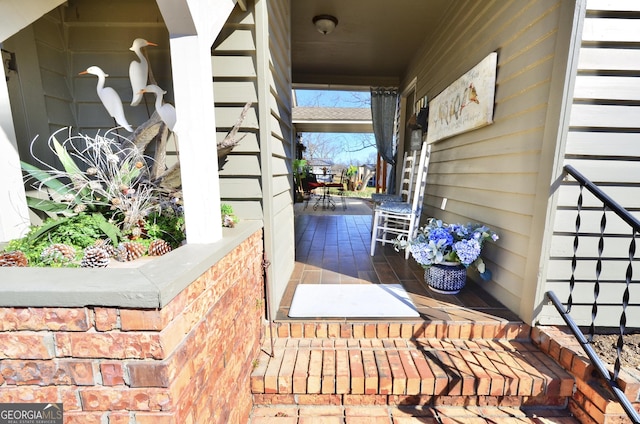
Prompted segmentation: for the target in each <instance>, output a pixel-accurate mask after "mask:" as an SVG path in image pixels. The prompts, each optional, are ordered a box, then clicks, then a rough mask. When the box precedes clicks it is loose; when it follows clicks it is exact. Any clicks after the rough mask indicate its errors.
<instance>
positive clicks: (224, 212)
mask: <svg viewBox="0 0 640 424" xmlns="http://www.w3.org/2000/svg"><path fill="white" fill-rule="evenodd" d="M220 215H221V217H222V226H223V227H233V226H235V225H236V224H237V223H238V222H239V221H240V220H239V219H238V217H237V216H236V214H235V213H234V212H233V207H231V205H228V204H226V203H222V204H221V205H220Z"/></svg>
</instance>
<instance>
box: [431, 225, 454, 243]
mask: <svg viewBox="0 0 640 424" xmlns="http://www.w3.org/2000/svg"><path fill="white" fill-rule="evenodd" d="M429 240H433V241H434V242H436V243H438V242H440V241H441V240H444V243H443V244H442V245H443V246H450V245H451V244H453V236H452V235H451V233H450V232H449V231H448V230H447V229H446V228H441V227H440V228H434V229H433V230H432V231H431V232H430V233H429Z"/></svg>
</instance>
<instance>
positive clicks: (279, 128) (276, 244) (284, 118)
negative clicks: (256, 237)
mask: <svg viewBox="0 0 640 424" xmlns="http://www.w3.org/2000/svg"><path fill="white" fill-rule="evenodd" d="M289 8H290V6H289V2H288V1H286V0H280V1H270V2H268V3H267V11H268V18H269V55H268V57H269V71H270V72H269V73H268V75H266V77H267V78H268V80H267V81H265V83H268V86H269V99H268V104H261V107H268V108H269V111H270V119H269V123H268V124H269V129H270V138H271V139H270V140H269V142H270V143H271V166H270V169H271V174H272V175H271V182H270V183H271V193H272V197H273V198H272V199H271V205H270V208H271V213H272V215H273V216H272V221H271V224H269V225H267V224H265V229H266V228H267V227H269V228H270V232H271V237H265V241H266V242H267V243H268V244H269V247H268V248H267V250H270V257H271V258H273V259H276V258H277V259H278V260H273V261H272V268H273V269H271V270H270V271H271V274H270V278H271V282H272V287H273V292H274V293H273V296H272V299H273V304H272V305H271V307H272V312H275V309H277V305H278V304H279V303H280V299H281V298H282V296H283V294H284V291H285V289H286V287H287V284H288V282H289V277H290V276H291V273H292V272H293V266H294V258H295V242H294V240H295V237H294V226H293V219H294V217H293V197H292V196H293V195H292V184H293V181H292V176H291V161H292V160H293V145H292V143H293V140H294V135H293V129H292V124H291V103H292V101H291V59H290V57H291V55H290V50H291V41H290V33H291V27H290V19H291V17H290V9H289Z"/></svg>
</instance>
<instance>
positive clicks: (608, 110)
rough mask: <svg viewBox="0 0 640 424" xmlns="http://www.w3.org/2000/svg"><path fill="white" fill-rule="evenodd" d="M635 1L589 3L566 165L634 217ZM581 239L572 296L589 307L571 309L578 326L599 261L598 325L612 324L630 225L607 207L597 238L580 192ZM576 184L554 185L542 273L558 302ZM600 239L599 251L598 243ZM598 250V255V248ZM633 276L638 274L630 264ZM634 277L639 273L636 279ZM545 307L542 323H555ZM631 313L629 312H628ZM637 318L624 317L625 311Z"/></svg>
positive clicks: (638, 174)
mask: <svg viewBox="0 0 640 424" xmlns="http://www.w3.org/2000/svg"><path fill="white" fill-rule="evenodd" d="M638 19H640V4H636V2H628V1H622V0H614V1H603V0H588V1H587V13H586V17H585V22H584V29H583V34H582V45H581V49H580V56H579V59H578V73H577V76H576V81H575V87H574V92H573V105H572V109H571V119H570V128H569V133H568V135H567V143H566V150H565V161H564V162H565V164H570V165H572V166H573V167H574V168H576V169H577V170H578V171H579V172H581V173H582V174H584V175H585V176H586V177H587V178H588V179H590V180H592V181H593V182H594V183H596V184H599V185H600V187H601V188H602V189H603V190H604V191H605V193H607V194H608V195H609V196H610V197H611V198H612V199H613V200H615V201H616V202H618V203H620V204H621V205H622V206H623V207H625V208H627V209H628V210H629V211H630V212H631V213H632V214H633V215H635V216H636V217H638V218H640V163H639V162H638V157H640V119H638V118H639V117H640V83H639V82H638V81H637V80H638V73H639V72H640V50H638V48H640V33H639V32H638V30H637V28H638ZM582 193H583V203H582V205H583V206H582V208H583V210H582V211H581V212H580V222H581V224H580V234H581V237H580V239H579V244H578V246H577V249H576V252H575V254H576V259H577V267H576V271H575V276H576V278H577V279H578V280H577V282H576V285H575V289H574V296H573V297H574V300H575V301H576V302H586V303H588V304H589V306H584V307H574V308H572V311H571V315H572V317H573V318H574V319H575V320H577V321H578V322H579V323H580V324H590V323H591V306H590V305H591V303H593V300H594V280H595V279H596V271H595V269H596V260H597V258H598V256H601V257H602V258H603V263H602V273H601V276H600V278H601V279H602V280H605V281H604V282H602V283H601V285H600V296H599V297H598V303H599V304H600V303H609V304H612V305H618V306H617V307H615V306H609V307H601V306H599V308H598V315H597V318H596V321H595V322H596V325H600V326H617V325H619V319H620V314H621V312H622V311H621V307H620V306H619V305H621V304H622V297H623V292H624V288H625V283H624V281H625V275H626V271H627V267H628V266H629V246H630V242H631V240H630V233H631V231H630V228H629V227H628V226H627V225H626V224H625V223H624V222H623V221H622V220H621V219H620V218H617V217H616V216H615V215H614V214H613V213H612V212H606V214H605V219H606V227H605V230H604V238H603V239H602V241H601V239H600V225H601V219H602V216H603V212H602V202H600V201H599V200H597V199H596V198H595V197H594V196H593V195H591V194H590V193H588V192H587V191H586V190H583V192H582ZM579 194H580V190H579V187H578V186H577V184H576V183H575V182H573V181H571V179H569V181H565V183H564V184H563V185H562V186H561V187H560V188H559V192H558V210H557V212H556V216H555V223H554V236H553V239H552V244H551V250H550V264H549V270H548V273H547V284H546V289H547V290H553V291H554V292H556V294H558V295H559V298H560V299H561V300H562V301H566V299H567V296H568V293H569V279H570V277H571V257H572V256H573V254H574V237H573V233H574V232H575V227H576V218H577V210H576V205H577V202H578V196H579ZM601 242H602V246H603V248H602V249H601V248H600V247H599V243H601ZM600 250H601V253H600V252H599V251H600ZM633 271H634V272H633V275H635V276H637V275H639V274H638V273H639V272H640V269H638V264H637V263H634V264H633ZM636 280H637V277H636ZM630 294H631V300H630V301H631V303H640V290H638V289H637V288H636V287H635V286H634V287H632V289H631V291H630ZM551 309H552V308H550V307H548V306H545V307H544V308H543V311H542V314H541V316H540V319H541V322H542V323H559V318H558V317H557V314H556V313H555V311H553V310H551ZM638 310H640V306H636V307H634V308H630V309H629V310H627V314H628V316H627V319H628V322H637V320H638V319H639V315H640V314H639V313H638ZM633 311H635V312H633ZM630 313H631V314H633V315H634V316H635V318H634V319H632V320H630V316H629V314H630Z"/></svg>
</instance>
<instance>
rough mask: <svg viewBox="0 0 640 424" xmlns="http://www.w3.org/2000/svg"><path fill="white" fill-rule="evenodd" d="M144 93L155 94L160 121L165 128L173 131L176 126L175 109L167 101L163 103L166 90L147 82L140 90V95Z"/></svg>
mask: <svg viewBox="0 0 640 424" xmlns="http://www.w3.org/2000/svg"><path fill="white" fill-rule="evenodd" d="M144 93H153V94H155V95H156V112H158V115H160V119H162V122H164V123H165V124H167V128H169V129H170V130H171V131H173V128H174V127H175V126H176V109H175V108H174V107H173V106H172V105H171V104H169V103H164V104H163V96H164V95H165V94H166V93H167V92H166V91H164V90H163V89H162V88H160V87H158V86H157V85H154V84H149V85H147V86H146V87H145V88H143V89H142V90H140V95H143V94H144Z"/></svg>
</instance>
